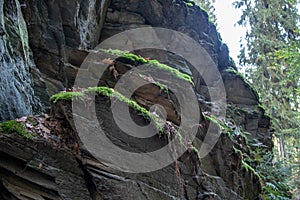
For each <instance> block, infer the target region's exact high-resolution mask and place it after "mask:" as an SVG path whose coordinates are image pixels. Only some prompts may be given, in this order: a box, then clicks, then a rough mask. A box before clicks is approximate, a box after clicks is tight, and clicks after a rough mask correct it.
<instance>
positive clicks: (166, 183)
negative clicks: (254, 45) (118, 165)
mask: <svg viewBox="0 0 300 200" xmlns="http://www.w3.org/2000/svg"><path fill="white" fill-rule="evenodd" d="M20 3H21V5H20ZM20 3H19V2H18V0H15V1H13V2H10V1H7V0H4V1H1V5H2V7H0V8H1V11H2V10H3V13H4V14H3V15H1V17H2V16H4V17H5V20H3V19H2V21H1V29H0V31H1V32H0V34H1V35H3V37H2V38H1V40H0V42H2V43H3V45H2V47H3V49H2V50H1V51H2V52H3V55H8V56H9V57H8V58H9V60H10V64H5V65H4V72H6V73H5V74H6V75H5V76H2V75H1V79H0V80H1V83H2V80H8V79H9V78H10V77H12V76H14V77H16V75H17V77H19V78H16V80H18V81H17V84H19V85H20V88H22V89H20V88H18V87H11V86H10V84H8V81H6V83H7V84H4V85H3V86H2V85H1V92H2V87H5V88H11V89H12V91H14V93H11V92H10V93H6V94H5V95H6V96H5V97H11V98H12V100H11V102H15V101H16V100H18V101H19V102H16V103H15V104H12V103H11V102H9V103H7V104H3V103H5V102H6V101H4V100H2V93H1V94H0V96H1V115H3V116H6V117H3V118H0V120H4V119H7V118H11V117H18V116H19V115H27V114H29V113H32V112H33V111H34V109H36V110H38V109H40V107H39V106H38V101H37V100H36V97H35V96H34V92H33V89H34V91H35V94H36V96H38V97H39V98H40V99H41V102H42V103H43V104H44V106H50V105H51V117H49V116H45V117H40V118H37V119H34V120H29V119H27V120H25V121H24V120H23V122H20V123H23V126H24V128H25V129H26V131H29V132H33V133H34V134H35V135H34V137H33V138H30V139H24V138H23V137H21V136H19V135H16V134H7V133H4V132H3V130H1V128H0V132H1V134H0V137H1V138H0V143H1V144H0V155H1V156H0V199H4V200H10V199H45V200H48V199H53V200H56V199H72V200H73V199H93V200H96V199H124V200H131V199H228V200H229V199H249V200H250V199H251V200H252V199H259V194H260V192H261V186H260V184H259V178H258V177H257V175H256V174H255V173H254V172H253V171H251V170H248V169H245V168H244V167H243V165H242V162H243V155H242V154H240V153H239V151H237V149H238V150H240V151H244V150H245V151H249V149H247V148H246V147H245V143H246V141H245V138H244V135H243V132H248V134H249V136H248V140H249V141H247V142H252V141H253V142H255V143H260V144H262V145H263V146H265V148H266V149H270V148H271V147H272V140H271V133H270V129H269V126H270V119H269V118H268V117H266V116H265V114H264V110H263V109H262V108H260V107H259V103H258V96H257V94H256V92H255V91H254V90H253V89H252V88H251V86H250V85H249V84H248V83H247V82H246V81H245V80H244V79H243V78H242V77H241V76H240V75H239V74H238V73H237V72H236V71H235V66H234V63H232V61H231V59H230V57H229V55H228V48H227V46H226V45H225V44H222V42H221V39H220V37H219V35H218V33H217V31H216V27H215V26H214V25H212V24H211V23H210V22H209V20H208V15H207V13H206V12H205V11H203V10H201V9H200V8H199V7H198V6H191V2H189V1H185V0H61V1H55V0H26V1H25V0H20ZM3 5H5V7H4V6H3ZM21 9H22V12H23V15H22V13H21ZM23 19H24V20H25V22H26V24H27V29H28V35H29V45H28V44H27V40H26V37H27V33H26V31H24V30H26V27H25V24H24V21H23ZM3 21H5V23H3ZM17 21H18V23H17ZM20 21H21V22H20ZM17 24H18V25H19V26H17ZM144 27H163V28H168V29H172V30H176V31H180V32H182V33H185V34H187V35H188V36H190V37H191V38H193V39H194V40H195V42H197V43H199V44H200V45H201V46H202V47H203V48H204V49H205V50H206V52H207V53H208V54H209V56H210V57H211V58H212V61H213V65H215V66H217V69H218V71H219V72H220V74H221V76H220V77H218V76H215V77H212V79H213V81H215V82H223V83H224V88H225V91H226V103H227V112H226V118H222V119H220V120H219V119H217V118H214V116H212V113H213V112H212V109H213V107H214V106H215V105H214V103H215V102H212V100H211V96H210V94H209V91H210V90H213V89H215V91H218V90H217V88H211V86H210V85H207V83H205V81H204V80H203V77H201V75H200V74H199V73H197V70H196V69H195V68H193V66H192V65H191V63H189V62H187V61H186V60H185V59H184V58H182V57H180V56H179V55H175V54H174V53H171V52H166V51H162V50H157V49H140V50H135V51H134V52H133V53H135V55H129V57H128V55H127V57H126V56H123V57H122V53H121V56H119V57H118V56H117V57H118V58H116V59H114V60H110V58H115V57H116V56H115V55H114V53H113V52H107V51H105V52H104V53H103V52H102V53H103V54H104V55H105V58H106V59H105V60H99V58H100V57H97V56H98V54H97V53H98V52H99V51H94V48H95V47H96V46H97V45H98V43H100V42H102V41H105V40H106V39H107V38H109V37H111V36H113V35H115V34H117V33H121V32H122V31H125V30H129V29H132V28H144ZM16 33H17V34H16ZM9 36H11V37H17V39H13V38H12V39H10V37H9ZM21 36H22V37H21ZM114 42H115V43H112V44H111V45H112V46H111V48H113V47H114V45H115V46H119V44H118V40H115V41H114ZM141 42H142V43H143V42H145V41H141ZM128 43H130V41H128ZM9 45H11V48H9ZM29 46H30V48H31V49H32V52H33V54H31V50H30V48H29ZM9 49H10V50H9ZM101 51H102V50H101ZM119 53H120V52H119ZM91 54H95V55H96V57H95V59H92V60H88V62H89V63H88V64H91V65H93V64H95V63H99V62H100V63H101V62H102V64H103V63H104V64H105V65H101V66H100V67H103V70H104V73H103V76H102V77H101V79H100V81H98V82H97V84H98V85H99V86H102V87H107V88H114V87H115V86H116V84H117V83H118V81H119V80H120V79H121V77H123V76H124V75H126V73H127V72H129V71H130V70H134V69H136V68H137V67H138V66H140V65H142V64H149V67H153V66H152V65H156V66H157V65H161V64H163V65H164V69H166V67H165V66H168V67H167V71H168V69H169V67H171V69H172V68H173V69H172V70H175V69H176V72H175V74H177V75H178V74H179V75H178V76H175V77H173V78H172V80H168V79H165V78H163V77H165V76H164V73H168V72H166V71H164V72H163V73H161V72H160V71H159V70H158V71H157V73H160V77H154V76H153V74H152V75H151V74H149V73H148V72H147V70H145V74H142V73H141V74H139V75H138V76H133V77H132V78H131V81H132V82H138V80H139V79H144V80H147V83H148V84H146V85H144V86H143V87H140V88H138V89H137V90H135V91H134V93H133V95H131V96H130V97H128V99H129V98H130V101H132V102H134V103H137V104H134V103H132V102H131V103H128V102H129V100H128V99H126V100H124V98H123V97H122V98H123V99H122V98H120V97H119V99H118V98H116V99H115V97H114V96H109V95H110V93H107V94H106V95H104V94H97V96H96V106H93V104H92V103H91V98H86V97H85V96H84V97H83V94H84V95H86V93H85V89H83V88H73V89H71V88H72V87H73V86H74V82H75V79H76V75H77V74H78V71H79V68H80V66H81V65H82V63H84V60H85V58H87V56H89V55H91ZM32 55H33V60H32ZM130 56H132V57H130ZM4 58H5V56H4ZM12 59H14V60H15V62H14V61H12ZM152 59H156V61H153V60H152ZM4 60H5V59H4ZM104 61H105V62H104ZM1 62H2V63H8V62H4V61H1ZM12 63H16V64H15V65H12ZM34 63H35V64H34ZM35 65H36V67H37V68H35ZM11 69H13V70H15V71H16V70H19V71H20V72H22V73H17V72H19V71H16V72H15V73H13V72H11ZM29 69H31V73H32V76H33V79H31V77H30V76H31V75H30V73H29ZM170 71H171V70H170ZM8 72H9V73H11V74H12V73H13V74H14V75H11V74H8ZM84 73H85V74H86V81H87V82H88V81H91V80H93V78H94V77H95V74H97V68H88V69H85V71H84ZM173 75H174V73H173ZM181 75H182V76H183V77H188V78H190V79H188V80H187V79H185V80H183V79H184V78H183V79H182V77H180V76H181ZM96 78H97V77H96ZM189 80H192V81H193V84H191V83H190V82H189ZM31 81H33V82H34V85H33V86H31V85H30V84H31ZM180 81H185V84H182V85H181V84H180V87H181V89H182V90H186V91H190V92H194V93H195V94H196V97H197V99H196V100H197V103H198V104H199V109H200V113H199V115H200V116H199V120H197V122H196V123H194V124H192V127H191V128H195V125H197V126H196V133H197V134H196V138H195V140H194V141H193V142H191V143H185V137H188V134H187V133H186V132H183V133H182V134H181V135H182V138H181V140H183V141H181V142H180V144H179V145H186V146H188V148H187V151H186V152H185V153H184V154H183V155H182V156H180V157H179V159H178V160H177V161H175V162H174V163H172V164H170V165H168V166H165V167H164V168H162V169H159V170H157V171H153V172H148V173H138V174H134V173H126V172H124V171H118V170H116V169H115V168H113V167H111V166H110V163H109V162H107V161H106V160H101V159H99V158H98V160H97V159H96V158H95V155H94V154H92V153H90V152H89V151H88V149H87V147H86V146H85V145H84V144H83V143H82V141H81V138H80V137H79V135H80V134H79V133H78V127H76V125H75V123H74V116H75V118H76V117H80V118H81V120H82V122H83V123H82V128H83V129H84V128H86V127H93V126H94V127H97V126H96V125H95V124H98V123H99V124H101V128H102V129H103V130H105V135H106V136H107V137H108V138H109V139H110V140H111V141H112V142H113V144H114V145H116V146H118V147H120V148H122V149H124V150H126V151H130V152H139V153H140V152H151V151H154V150H156V149H159V148H161V147H162V146H165V145H168V143H169V146H171V150H170V151H171V152H172V153H173V154H174V153H176V152H174V149H172V144H173V143H171V142H170V138H172V137H178V138H179V136H178V133H177V136H176V134H174V133H173V132H172V131H170V130H176V128H177V127H178V126H180V124H181V122H182V121H183V120H182V118H183V117H187V116H183V114H182V110H181V109H180V106H182V105H179V102H178V101H179V100H178V99H177V97H176V95H175V94H174V93H173V92H172V91H171V90H170V89H169V88H168V87H165V86H166V85H172V84H174V83H181V82H180ZM3 82H4V81H3ZM118 84H119V83H118ZM123 84H124V85H126V82H125V83H123ZM15 85H16V84H15ZM19 85H18V86H19ZM27 86H28V87H27ZM94 86H96V85H94ZM23 87H24V88H23ZM16 88H17V89H16ZM68 88H70V90H71V93H67V92H65V93H62V94H70V95H71V94H72V92H76V94H77V95H78V96H77V97H78V99H79V102H80V105H81V107H80V108H81V109H82V110H81V111H82V112H83V111H85V110H90V109H92V108H95V114H96V115H97V119H93V118H90V117H89V116H87V115H81V113H80V112H79V113H75V115H73V114H74V113H73V112H72V102H71V101H70V100H71V99H70V98H69V99H68V98H67V97H64V98H65V99H63V98H62V99H60V100H59V99H58V100H57V101H56V100H55V102H53V101H52V102H50V101H49V97H50V96H51V95H53V94H55V93H58V92H59V91H62V90H66V91H68ZM3 91H4V90H3ZM8 91H10V90H8ZM15 91H17V92H15ZM24 91H26V92H24ZM20 92H24V93H26V94H23V93H22V95H19V96H21V97H22V98H23V99H22V98H17V97H18V94H19V93H20ZM121 93H122V92H121ZM3 94H4V93H3ZM82 98H83V99H82ZM78 99H77V100H78ZM189 101H190V99H189V97H186V99H185V101H184V104H185V105H187V104H188V103H189ZM116 102H119V103H121V104H126V103H127V104H128V105H130V106H131V108H130V118H131V119H132V121H134V122H135V123H136V124H138V125H141V126H146V125H148V124H149V116H148V115H149V113H150V112H152V111H151V109H153V106H154V105H156V104H160V105H163V106H164V108H165V113H162V115H163V116H164V120H166V121H167V123H166V124H167V125H168V127H167V128H166V127H165V125H163V127H162V128H163V131H164V132H163V133H169V134H162V135H160V134H157V135H154V136H153V137H150V138H146V139H135V138H134V137H131V136H128V135H126V134H125V133H124V131H122V130H121V129H120V128H119V127H118V124H117V123H116V121H115V118H114V116H113V114H112V111H111V109H112V108H111V105H113V104H115V103H116ZM2 104H3V106H2ZM5 105H6V106H5ZM128 105H125V106H128ZM136 105H139V106H141V107H142V108H145V109H146V110H145V111H144V110H142V111H143V112H145V113H146V114H145V113H143V112H142V111H141V110H137V109H136V107H137V106H136ZM20 106H21V107H22V108H23V110H21V111H20V112H19V111H18V108H19V107H20ZM4 107H5V108H6V107H7V109H6V110H5V109H3V108H4ZM73 108H74V107H73ZM14 110H15V111H18V112H15V113H14V114H12V115H10V114H7V113H10V111H14ZM148 110H150V112H149V113H148ZM2 113H3V114H2ZM190 113H193V112H192V110H190ZM145 116H146V117H145ZM147 116H148V118H147ZM0 117H1V116H0ZM118 120H119V122H120V123H121V124H126V122H128V120H129V119H128V118H126V117H122V116H119V117H118ZM210 120H212V122H214V123H216V124H215V125H214V127H215V129H214V130H215V132H216V134H218V133H219V132H218V131H219V128H220V127H219V126H221V127H223V130H222V133H221V134H220V135H218V136H220V137H219V138H218V140H217V143H216V145H215V146H214V148H213V149H212V151H211V152H210V153H209V154H208V155H207V156H205V157H204V158H203V157H199V153H198V150H199V149H200V148H201V145H202V144H203V143H204V138H205V134H206V132H207V130H208V125H209V123H210ZM19 121H20V120H19ZM21 121H22V120H21ZM192 121H193V119H192ZM193 122H194V121H193ZM224 126H225V128H224ZM216 127H219V128H216ZM129 128H130V127H129ZM156 128H157V127H156ZM88 130H89V129H88ZM89 133H92V132H89ZM109 153H110V154H111V155H112V156H113V155H114V153H115V152H113V151H112V152H109ZM124 166H125V167H126V163H125V164H124Z"/></svg>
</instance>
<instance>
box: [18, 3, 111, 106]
mask: <svg viewBox="0 0 300 200" xmlns="http://www.w3.org/2000/svg"><path fill="white" fill-rule="evenodd" d="M21 3H23V4H24V7H23V13H24V18H25V20H26V23H27V27H28V31H29V41H30V47H31V49H32V51H33V54H34V61H35V63H36V65H37V66H38V68H39V70H40V71H41V75H42V77H43V78H44V79H45V83H46V88H45V89H46V90H44V92H43V93H42V94H40V98H41V99H42V100H43V103H44V104H45V105H49V98H48V99H45V97H46V96H48V97H49V96H51V95H53V94H55V93H57V92H59V91H61V90H63V89H64V88H66V87H72V82H70V81H69V79H68V78H69V74H71V75H73V74H74V72H73V71H74V68H75V67H74V66H73V65H76V66H80V61H79V63H78V60H77V58H78V56H79V57H80V56H81V55H78V54H76V49H88V48H94V47H95V46H96V45H97V44H98V40H99V37H100V33H101V29H102V24H103V21H104V19H105V14H106V8H107V6H108V3H109V1H107V0H89V1H85V0H80V1H77V0H71V1H70V0H65V1H48V0H43V1H40V0H36V1H35V0H30V1H21Z"/></svg>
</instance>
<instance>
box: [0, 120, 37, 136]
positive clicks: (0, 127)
mask: <svg viewBox="0 0 300 200" xmlns="http://www.w3.org/2000/svg"><path fill="white" fill-rule="evenodd" d="M0 131H1V132H2V133H6V134H14V133H16V134H18V135H21V136H23V137H25V138H28V139H29V138H31V137H32V134H30V133H28V132H27V131H26V129H25V124H24V123H21V122H17V121H13V120H12V121H7V122H3V123H1V124H0Z"/></svg>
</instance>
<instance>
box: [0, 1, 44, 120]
mask: <svg viewBox="0 0 300 200" xmlns="http://www.w3.org/2000/svg"><path fill="white" fill-rule="evenodd" d="M0 36H1V37H0V69H1V77H0V121H4V120H8V119H14V118H16V117H21V116H23V115H28V114H30V113H34V112H35V113H38V112H39V111H41V106H40V102H39V100H38V99H37V98H36V97H35V96H34V91H33V89H32V85H33V81H32V76H34V75H32V74H30V72H33V73H34V71H38V70H37V69H36V67H35V65H34V62H33V60H32V53H31V51H30V48H29V44H28V34H27V28H26V23H25V21H24V18H23V14H22V12H21V6H20V3H19V2H18V1H1V2H0ZM37 73H38V72H37ZM38 82H40V83H41V84H42V82H41V81H40V80H37V81H36V83H38Z"/></svg>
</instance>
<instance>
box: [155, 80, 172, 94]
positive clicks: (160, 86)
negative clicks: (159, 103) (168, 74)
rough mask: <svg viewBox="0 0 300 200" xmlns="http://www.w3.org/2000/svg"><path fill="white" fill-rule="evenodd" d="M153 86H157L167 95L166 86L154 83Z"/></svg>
mask: <svg viewBox="0 0 300 200" xmlns="http://www.w3.org/2000/svg"><path fill="white" fill-rule="evenodd" d="M155 85H157V86H158V87H159V88H160V90H161V91H163V92H164V93H168V91H169V89H168V87H167V86H166V85H163V84H161V83H160V82H156V83H155Z"/></svg>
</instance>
